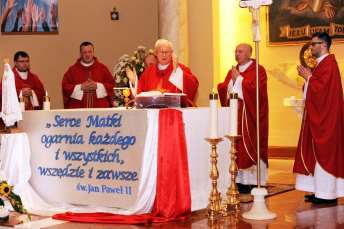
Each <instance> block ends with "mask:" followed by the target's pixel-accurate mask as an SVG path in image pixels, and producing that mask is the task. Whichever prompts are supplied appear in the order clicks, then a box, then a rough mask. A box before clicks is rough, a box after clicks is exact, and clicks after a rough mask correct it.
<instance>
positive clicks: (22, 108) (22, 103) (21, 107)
mask: <svg viewBox="0 0 344 229" xmlns="http://www.w3.org/2000/svg"><path fill="white" fill-rule="evenodd" d="M19 105H20V109H21V111H22V112H24V111H25V103H24V102H22V101H21V102H19Z"/></svg>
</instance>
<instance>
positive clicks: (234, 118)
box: [229, 93, 238, 136]
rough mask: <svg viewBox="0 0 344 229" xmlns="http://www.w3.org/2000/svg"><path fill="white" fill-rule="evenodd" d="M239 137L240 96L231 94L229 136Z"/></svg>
mask: <svg viewBox="0 0 344 229" xmlns="http://www.w3.org/2000/svg"><path fill="white" fill-rule="evenodd" d="M237 135H238V94H234V93H231V94H230V98H229V136H237Z"/></svg>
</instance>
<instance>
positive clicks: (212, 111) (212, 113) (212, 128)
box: [209, 90, 219, 139]
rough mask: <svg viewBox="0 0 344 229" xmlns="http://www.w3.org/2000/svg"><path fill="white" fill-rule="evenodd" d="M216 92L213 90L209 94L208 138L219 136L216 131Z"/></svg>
mask: <svg viewBox="0 0 344 229" xmlns="http://www.w3.org/2000/svg"><path fill="white" fill-rule="evenodd" d="M218 97H219V96H218V94H217V93H215V90H213V92H212V93H210V94H209V109H210V136H209V137H210V138H212V139H215V138H218V137H219V133H218V115H217V100H218Z"/></svg>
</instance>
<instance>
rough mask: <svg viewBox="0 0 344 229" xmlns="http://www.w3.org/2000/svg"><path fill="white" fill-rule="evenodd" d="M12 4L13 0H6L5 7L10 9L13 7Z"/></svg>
mask: <svg viewBox="0 0 344 229" xmlns="http://www.w3.org/2000/svg"><path fill="white" fill-rule="evenodd" d="M14 4H15V0H8V1H7V6H6V9H7V10H12V9H13V7H14Z"/></svg>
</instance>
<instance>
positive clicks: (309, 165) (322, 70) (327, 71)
mask: <svg viewBox="0 0 344 229" xmlns="http://www.w3.org/2000/svg"><path fill="white" fill-rule="evenodd" d="M316 162H318V163H319V164H320V166H321V167H322V168H323V169H324V170H325V171H327V172H328V173H330V174H332V175H333V176H335V177H340V178H344V105H343V88H342V83H341V79H340V73H339V69H338V64H337V61H336V59H335V57H334V55H333V54H331V55H328V56H327V57H325V58H324V59H323V60H322V61H321V62H320V63H319V65H318V66H317V67H316V68H315V69H314V71H313V73H312V77H311V78H310V79H309V82H308V89H307V94H306V101H305V109H304V113H303V120H302V126H301V132H300V138H299V144H298V147H297V153H296V156H295V163H294V172H295V173H299V174H304V175H314V168H315V164H316Z"/></svg>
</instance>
